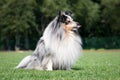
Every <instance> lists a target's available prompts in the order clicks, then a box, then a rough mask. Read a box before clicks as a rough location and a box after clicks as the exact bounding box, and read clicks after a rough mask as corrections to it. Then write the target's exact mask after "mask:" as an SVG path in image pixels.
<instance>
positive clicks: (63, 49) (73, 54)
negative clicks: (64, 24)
mask: <svg viewBox="0 0 120 80" xmlns="http://www.w3.org/2000/svg"><path fill="white" fill-rule="evenodd" d="M48 28H49V27H48ZM48 30H50V29H48ZM46 32H47V33H48V35H46V34H45V35H44V36H43V39H44V38H45V39H44V40H45V44H46V47H48V48H49V50H50V54H51V55H52V62H53V69H66V68H67V69H69V68H70V67H71V66H72V65H73V64H74V62H75V61H76V59H78V57H79V55H81V49H82V48H81V39H80V37H79V36H76V35H73V34H70V35H69V37H65V38H63V39H62V40H59V39H57V38H56V37H55V36H51V33H50V31H47V29H46V31H45V33H46ZM63 36H65V35H63ZM47 38H49V39H47Z"/></svg>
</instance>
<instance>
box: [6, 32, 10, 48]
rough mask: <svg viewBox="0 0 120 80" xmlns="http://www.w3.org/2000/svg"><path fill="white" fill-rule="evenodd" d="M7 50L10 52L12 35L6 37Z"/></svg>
mask: <svg viewBox="0 0 120 80" xmlns="http://www.w3.org/2000/svg"><path fill="white" fill-rule="evenodd" d="M6 50H10V34H7V35H6Z"/></svg>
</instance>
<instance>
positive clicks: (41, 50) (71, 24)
mask: <svg viewBox="0 0 120 80" xmlns="http://www.w3.org/2000/svg"><path fill="white" fill-rule="evenodd" d="M71 15H72V13H71V12H70V11H59V12H58V15H57V16H56V17H55V18H54V19H53V20H52V21H51V22H50V23H49V25H48V26H47V28H46V29H45V31H44V33H43V36H42V37H41V38H40V40H39V41H38V44H37V46H36V49H35V51H34V52H33V54H32V55H29V56H27V57H25V58H24V59H23V60H22V61H21V62H20V63H19V64H18V66H17V67H16V68H24V69H36V70H70V69H71V67H72V66H73V64H74V63H75V61H76V60H77V59H78V58H79V56H80V55H81V53H82V47H81V44H82V42H81V38H80V36H79V34H78V28H79V27H80V25H79V24H78V22H75V21H74V20H73V18H72V16H71Z"/></svg>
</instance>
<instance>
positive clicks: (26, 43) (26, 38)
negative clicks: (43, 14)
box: [25, 30, 29, 50]
mask: <svg viewBox="0 0 120 80" xmlns="http://www.w3.org/2000/svg"><path fill="white" fill-rule="evenodd" d="M25 49H26V50H29V39H28V31H27V30H26V31H25Z"/></svg>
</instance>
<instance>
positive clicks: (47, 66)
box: [42, 55, 53, 71]
mask: <svg viewBox="0 0 120 80" xmlns="http://www.w3.org/2000/svg"><path fill="white" fill-rule="evenodd" d="M52 66H53V63H52V56H50V55H49V56H45V57H44V59H43V61H42V67H43V69H44V70H48V71H52V70H53V68H52Z"/></svg>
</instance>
